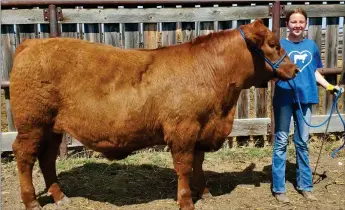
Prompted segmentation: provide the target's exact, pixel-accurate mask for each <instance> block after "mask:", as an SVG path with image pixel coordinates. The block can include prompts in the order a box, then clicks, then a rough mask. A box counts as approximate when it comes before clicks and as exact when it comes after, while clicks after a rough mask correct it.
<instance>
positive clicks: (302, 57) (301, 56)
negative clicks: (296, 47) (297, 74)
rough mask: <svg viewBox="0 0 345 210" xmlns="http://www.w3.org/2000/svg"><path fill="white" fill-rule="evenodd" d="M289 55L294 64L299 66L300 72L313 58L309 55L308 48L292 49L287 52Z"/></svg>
mask: <svg viewBox="0 0 345 210" xmlns="http://www.w3.org/2000/svg"><path fill="white" fill-rule="evenodd" d="M289 57H290V59H291V60H292V61H293V62H294V64H296V65H297V66H298V67H299V69H300V71H301V72H302V71H303V69H305V67H307V66H308V65H309V64H310V63H311V61H312V60H313V57H312V56H311V53H310V52H309V51H308V50H304V51H302V52H299V51H292V52H290V53H289Z"/></svg>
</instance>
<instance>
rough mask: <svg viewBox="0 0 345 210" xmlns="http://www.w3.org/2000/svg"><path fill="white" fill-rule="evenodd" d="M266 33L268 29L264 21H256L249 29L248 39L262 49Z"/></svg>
mask: <svg viewBox="0 0 345 210" xmlns="http://www.w3.org/2000/svg"><path fill="white" fill-rule="evenodd" d="M266 33H267V28H266V26H265V25H264V23H263V22H262V20H261V19H256V20H255V21H254V22H253V23H251V24H250V27H248V31H247V33H246V39H247V41H248V42H249V43H250V44H251V45H255V46H258V47H260V46H261V45H262V44H263V43H264V40H265V37H266Z"/></svg>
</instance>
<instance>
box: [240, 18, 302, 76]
mask: <svg viewBox="0 0 345 210" xmlns="http://www.w3.org/2000/svg"><path fill="white" fill-rule="evenodd" d="M241 29H242V31H243V35H244V37H245V38H244V39H245V40H246V41H247V43H248V47H249V50H250V51H251V52H252V54H253V55H254V63H255V71H256V72H255V74H257V75H267V73H269V75H270V77H271V78H273V77H278V78H279V79H281V80H289V79H293V78H294V77H295V76H296V74H297V73H298V72H299V70H298V67H297V66H296V65H295V64H294V63H292V62H291V60H290V59H289V57H288V56H287V55H286V52H285V50H284V49H283V48H282V47H281V46H280V42H279V39H278V37H277V36H275V34H274V33H273V32H272V31H270V30H269V29H268V28H267V27H266V26H265V25H264V23H263V21H262V20H260V19H256V20H255V21H254V22H252V23H251V24H248V25H246V26H245V27H241ZM265 59H266V60H265Z"/></svg>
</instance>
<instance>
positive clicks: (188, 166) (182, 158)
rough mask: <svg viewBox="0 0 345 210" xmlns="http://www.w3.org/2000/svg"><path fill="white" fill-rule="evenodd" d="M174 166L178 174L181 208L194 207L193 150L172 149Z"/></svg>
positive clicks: (178, 193)
mask: <svg viewBox="0 0 345 210" xmlns="http://www.w3.org/2000/svg"><path fill="white" fill-rule="evenodd" d="M172 156H173V162H174V167H175V170H176V173H177V176H178V187H177V202H178V203H179V205H180V208H181V210H191V209H194V205H193V201H192V193H191V190H190V187H189V179H190V176H191V173H192V165H193V152H178V151H172Z"/></svg>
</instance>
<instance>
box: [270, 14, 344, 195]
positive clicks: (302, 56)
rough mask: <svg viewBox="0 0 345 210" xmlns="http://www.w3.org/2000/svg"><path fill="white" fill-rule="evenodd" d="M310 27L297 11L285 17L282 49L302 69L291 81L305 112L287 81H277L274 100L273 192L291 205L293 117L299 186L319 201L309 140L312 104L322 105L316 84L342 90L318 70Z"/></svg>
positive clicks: (318, 64) (317, 59) (318, 56)
mask: <svg viewBox="0 0 345 210" xmlns="http://www.w3.org/2000/svg"><path fill="white" fill-rule="evenodd" d="M306 25H307V14H306V12H305V11H304V10H303V9H301V8H297V9H294V10H293V11H289V12H287V14H286V26H287V28H288V29H289V34H288V37H287V38H286V39H282V40H281V45H282V47H283V48H284V49H285V50H286V51H287V53H288V55H289V57H290V59H291V61H292V62H294V63H295V64H296V65H297V66H298V67H299V69H300V73H299V74H298V75H297V77H296V78H295V79H293V81H292V80H291V81H289V83H290V84H291V85H292V87H293V89H294V90H295V91H296V95H298V97H299V100H300V102H301V107H302V113H303V116H302V115H301V113H300V112H299V111H298V105H297V104H296V102H297V101H295V97H294V95H295V93H294V92H293V91H292V90H291V87H290V85H289V84H288V82H284V81H277V83H276V86H275V93H274V97H273V109H274V119H275V139H274V147H273V157H272V178H273V183H272V190H273V193H274V195H275V197H276V199H277V200H278V201H281V202H289V198H288V197H287V195H286V188H285V168H286V148H287V144H288V136H289V132H290V131H289V128H290V121H291V116H293V119H294V125H295V132H294V138H293V140H294V144H295V148H296V165H297V169H296V182H297V183H296V185H297V189H298V190H299V191H300V192H301V194H302V195H303V196H304V197H305V198H306V199H308V200H317V198H316V197H315V196H314V195H313V194H312V189H313V183H312V172H311V168H310V165H309V154H308V145H307V143H308V139H309V127H308V125H307V124H306V123H305V122H304V121H303V119H302V117H304V118H305V119H306V120H307V122H308V123H310V120H311V108H312V104H316V103H319V100H318V89H317V83H319V84H320V85H321V86H322V87H324V88H326V89H327V90H328V91H332V92H333V91H335V90H339V87H338V86H333V85H331V84H329V83H328V82H327V81H326V80H325V79H324V78H323V76H322V75H321V74H320V73H319V72H318V71H317V70H316V69H317V68H321V67H322V62H321V55H320V52H319V49H318V47H317V45H316V43H315V42H314V41H313V40H309V39H306V38H304V36H303V35H304V34H303V33H304V30H305V28H306Z"/></svg>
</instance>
